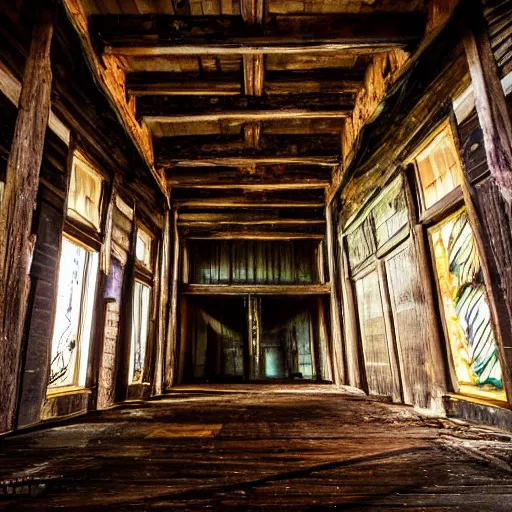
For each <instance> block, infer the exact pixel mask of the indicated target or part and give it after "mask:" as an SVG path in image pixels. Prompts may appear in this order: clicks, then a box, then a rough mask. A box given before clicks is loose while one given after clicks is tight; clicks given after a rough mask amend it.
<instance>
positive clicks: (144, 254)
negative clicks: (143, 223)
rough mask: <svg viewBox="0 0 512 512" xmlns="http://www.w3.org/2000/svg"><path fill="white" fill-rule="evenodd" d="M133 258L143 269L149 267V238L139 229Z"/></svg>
mask: <svg viewBox="0 0 512 512" xmlns="http://www.w3.org/2000/svg"><path fill="white" fill-rule="evenodd" d="M135 256H136V258H137V259H138V260H139V261H140V262H141V263H142V264H143V265H144V266H145V267H147V268H149V267H150V266H151V236H150V235H149V234H148V233H146V232H145V231H144V230H142V229H140V228H139V229H137V243H136V244H135Z"/></svg>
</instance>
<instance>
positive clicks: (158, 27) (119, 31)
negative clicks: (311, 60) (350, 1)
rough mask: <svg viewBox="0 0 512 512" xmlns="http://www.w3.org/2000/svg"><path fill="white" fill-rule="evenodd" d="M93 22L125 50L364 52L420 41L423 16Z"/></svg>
mask: <svg viewBox="0 0 512 512" xmlns="http://www.w3.org/2000/svg"><path fill="white" fill-rule="evenodd" d="M92 26H93V30H94V31H95V32H97V33H99V34H100V37H101V38H102V40H103V43H104V45H105V52H106V53H113V54H117V55H125V56H130V55H131V56H150V55H160V56H162V55H212V54H214V55H226V54H232V55H233V54H234V55H251V54H265V53H267V54H268V53H305V52H323V51H329V52H332V51H338V50H339V51H341V50H344V51H353V52H356V53H363V54H364V53H366V52H370V53H374V52H377V51H388V50H390V49H392V48H396V47H404V46H407V45H408V44H410V43H414V42H416V41H418V40H419V38H420V37H421V36H422V35H423V33H424V27H425V19H424V16H423V15H422V14H419V13H415V12H412V13H393V14H388V13H379V14H378V15H375V14H322V15H273V16H268V17H267V18H266V19H265V22H264V24H263V25H259V24H257V23H255V24H248V23H245V22H244V20H243V18H242V17H239V16H221V17H215V16H194V17H186V16H166V15H160V16H158V15H139V16H137V15H116V16H113V15H101V16H93V17H92Z"/></svg>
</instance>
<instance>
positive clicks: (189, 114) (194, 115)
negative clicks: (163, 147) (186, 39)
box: [137, 94, 354, 123]
mask: <svg viewBox="0 0 512 512" xmlns="http://www.w3.org/2000/svg"><path fill="white" fill-rule="evenodd" d="M353 105H354V103H353V98H352V96H344V95H339V94H298V95H293V97H288V96H271V97H269V96H262V97H258V96H191V97H185V96H184V97H174V96H144V97H141V98H138V100H137V114H138V115H139V116H140V117H143V118H145V119H146V122H149V123H151V122H160V123H183V122H194V121H196V122H197V121H219V120H242V121H244V120H245V121H264V120H266V119H269V120H270V119H296V118H299V117H301V118H305V119H312V118H346V117H348V116H350V115H351V113H352V109H353Z"/></svg>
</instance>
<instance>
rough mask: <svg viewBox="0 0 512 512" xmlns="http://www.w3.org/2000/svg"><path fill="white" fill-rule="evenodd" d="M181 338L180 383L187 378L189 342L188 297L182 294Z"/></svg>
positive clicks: (179, 358) (179, 340)
mask: <svg viewBox="0 0 512 512" xmlns="http://www.w3.org/2000/svg"><path fill="white" fill-rule="evenodd" d="M179 305H180V309H179V314H180V321H179V333H180V334H179V339H178V344H179V347H180V351H179V357H178V379H177V381H178V384H183V381H184V380H185V367H186V365H187V344H188V301H187V297H185V296H181V297H180V298H179Z"/></svg>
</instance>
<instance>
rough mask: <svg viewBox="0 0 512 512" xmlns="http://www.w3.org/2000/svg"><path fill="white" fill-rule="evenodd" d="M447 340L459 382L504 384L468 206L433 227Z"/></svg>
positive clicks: (481, 387)
mask: <svg viewBox="0 0 512 512" xmlns="http://www.w3.org/2000/svg"><path fill="white" fill-rule="evenodd" d="M429 231H430V238H431V242H432V248H433V252H434V261H435V268H436V274H437V281H438V285H439V292H440V295H441V299H442V306H443V311H444V319H445V325H446V330H447V335H448V341H449V344H450V349H451V353H452V357H453V362H454V367H455V373H456V376H457V379H458V381H459V384H460V385H465V386H470V387H472V389H474V390H476V391H482V392H489V391H490V392H493V391H500V390H502V389H503V384H502V376H501V367H500V363H499V361H498V354H497V348H496V342H495V339H494V333H493V330H492V325H491V315H490V311H489V305H488V303H487V297H486V294H485V287H484V282H483V277H482V270H481V264H480V259H479V257H478V253H477V247H476V244H475V240H474V236H473V232H472V230H471V226H470V224H469V221H468V217H467V213H466V212H465V210H462V211H460V212H459V213H457V214H456V215H454V216H452V217H450V218H448V219H447V220H445V221H443V222H441V223H440V224H438V225H437V226H435V227H433V228H431V229H430V230H429Z"/></svg>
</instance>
